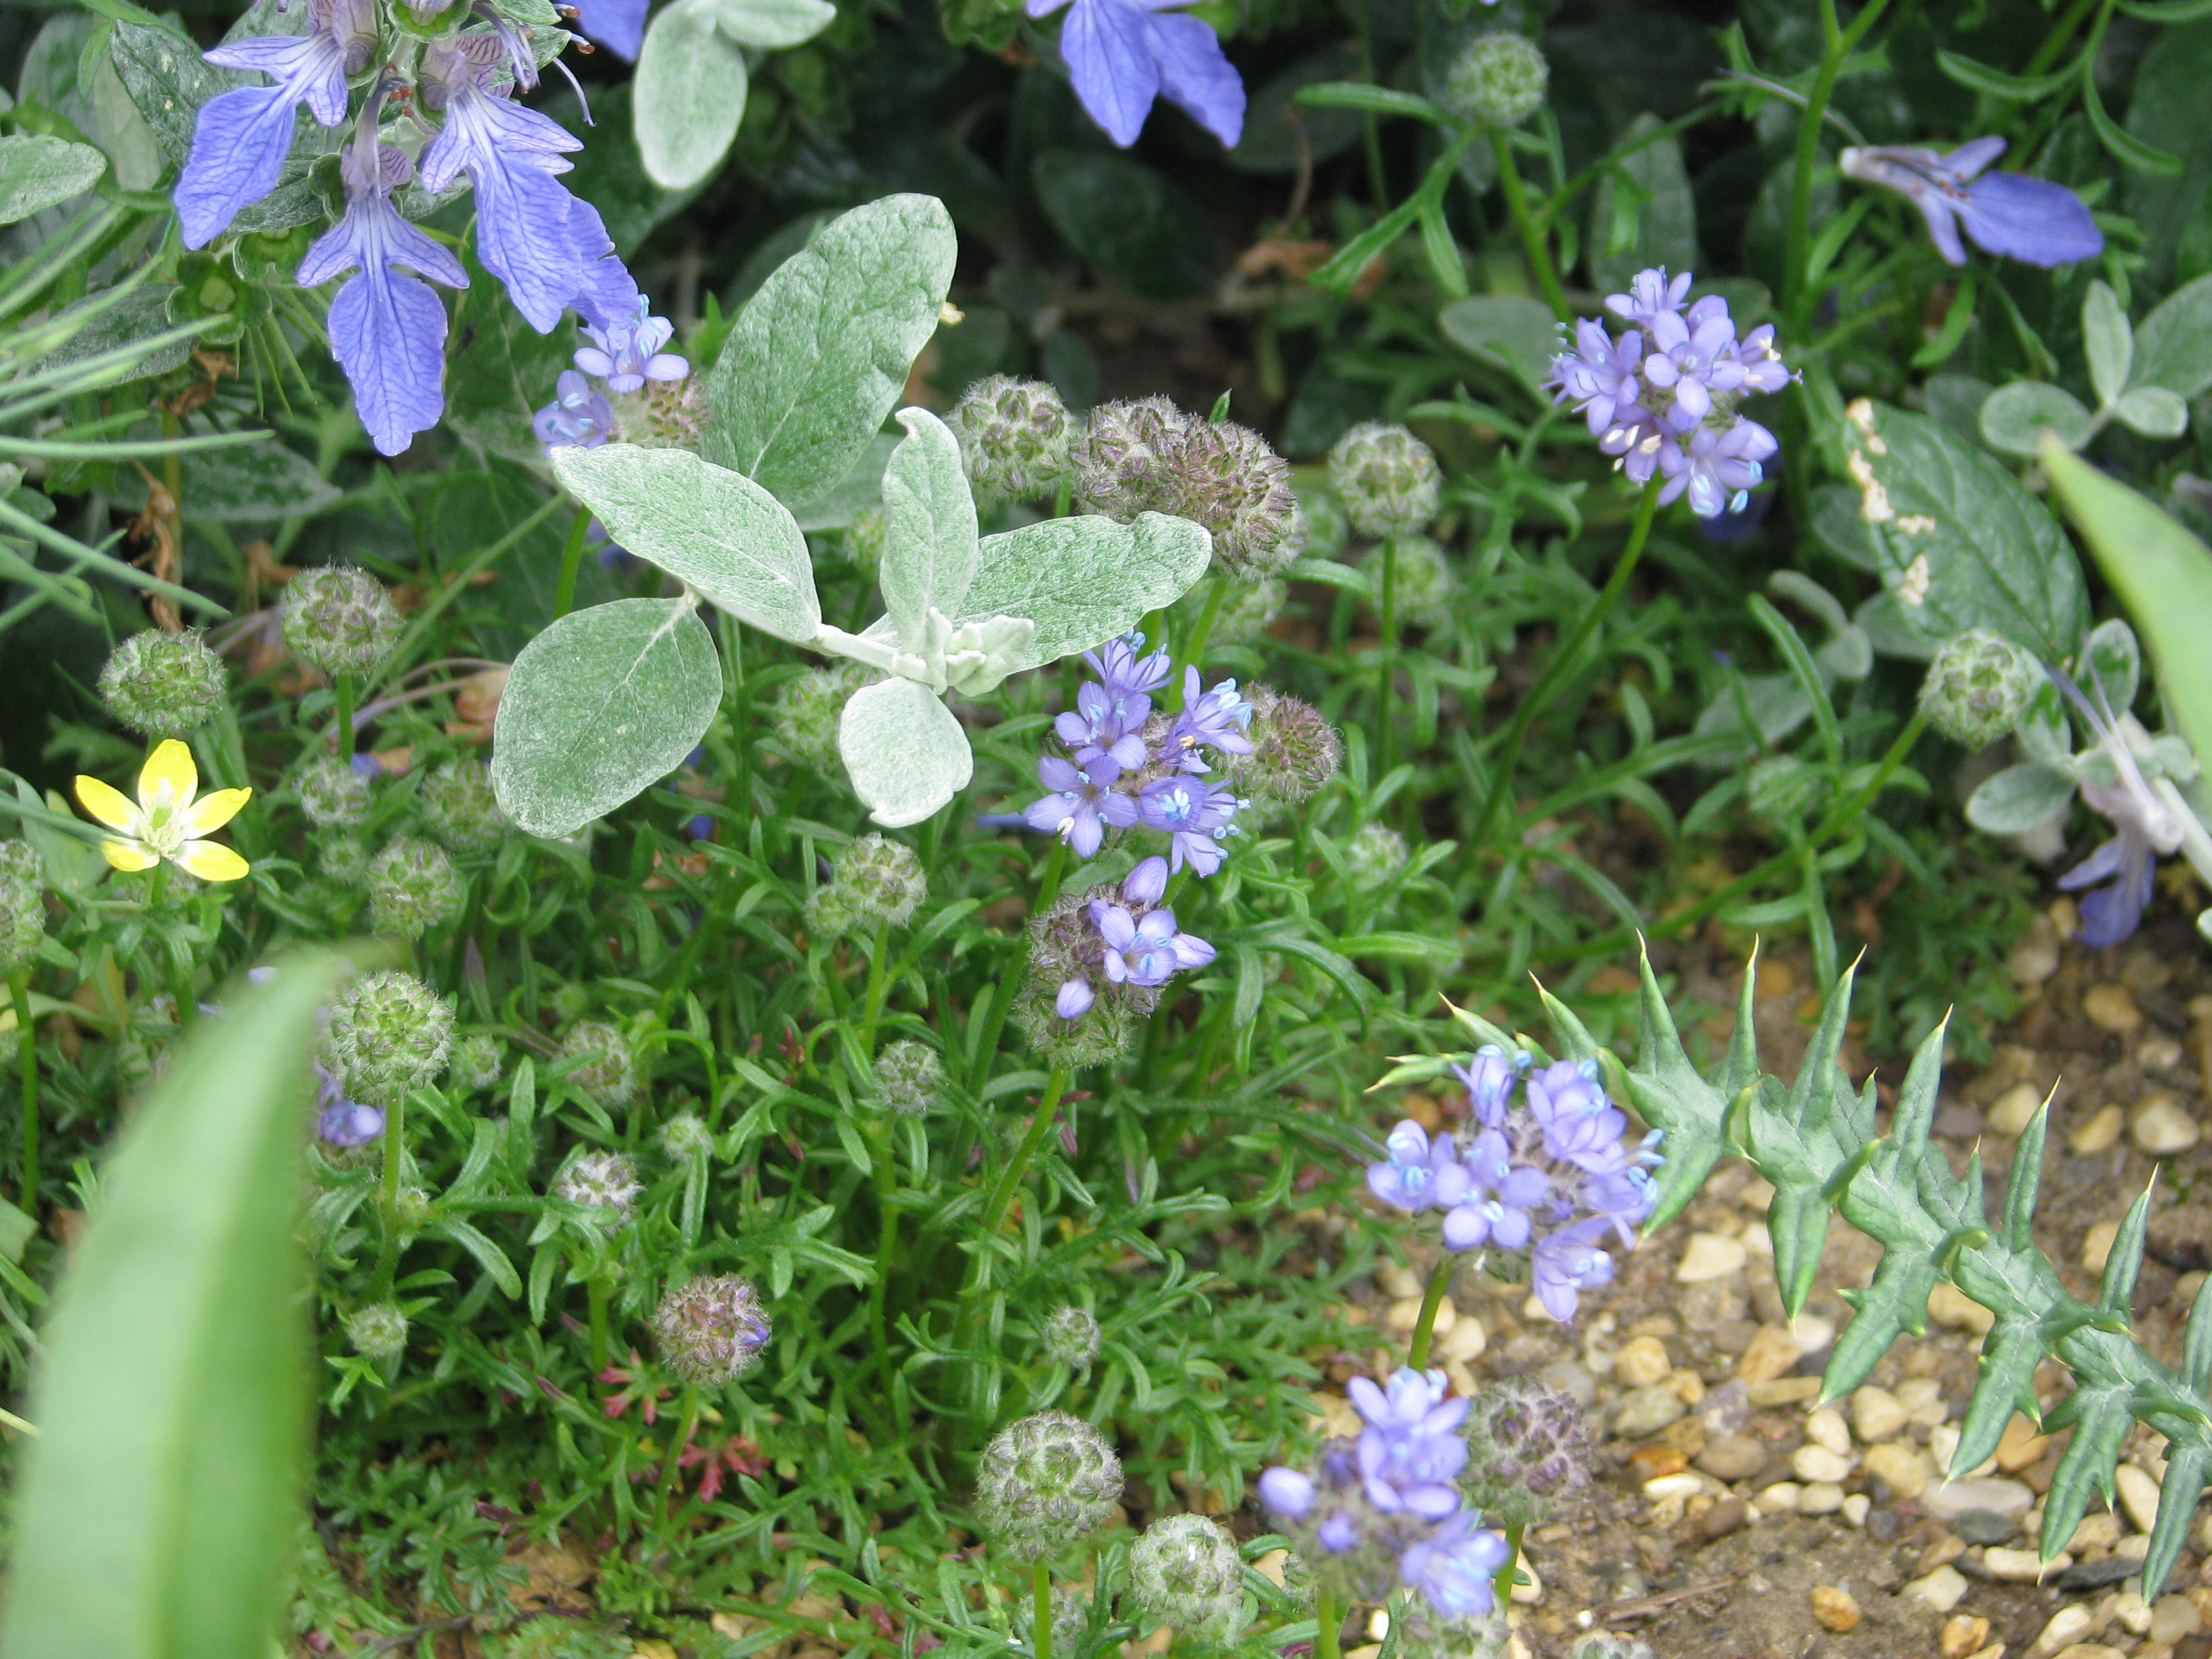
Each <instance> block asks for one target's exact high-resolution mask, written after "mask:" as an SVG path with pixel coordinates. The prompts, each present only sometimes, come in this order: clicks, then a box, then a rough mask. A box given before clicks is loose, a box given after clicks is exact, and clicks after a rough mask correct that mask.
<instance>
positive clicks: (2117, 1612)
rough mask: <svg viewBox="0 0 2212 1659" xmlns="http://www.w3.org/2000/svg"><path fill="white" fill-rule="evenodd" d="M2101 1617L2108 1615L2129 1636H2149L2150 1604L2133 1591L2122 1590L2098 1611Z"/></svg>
mask: <svg viewBox="0 0 2212 1659" xmlns="http://www.w3.org/2000/svg"><path fill="white" fill-rule="evenodd" d="M2098 1613H2099V1615H2100V1617H2101V1616H2103V1615H2104V1614H2106V1613H2109V1614H2111V1615H2112V1618H2114V1619H2116V1620H2118V1621H2119V1622H2120V1625H2121V1626H2122V1627H2123V1628H2124V1629H2125V1630H2126V1631H2127V1632H2128V1633H2129V1634H2130V1635H2131V1636H2148V1635H2149V1634H2150V1604H2149V1603H2148V1602H2147V1601H2144V1600H2143V1599H2142V1596H2140V1595H2136V1593H2135V1592H2134V1591H2133V1590H2128V1589H2124V1590H2122V1591H2121V1592H2120V1593H2119V1594H2118V1595H2115V1596H2113V1597H2112V1600H2111V1601H2107V1602H2106V1603H2105V1604H2104V1605H2103V1606H2102V1607H2100V1608H2099V1609H2098Z"/></svg>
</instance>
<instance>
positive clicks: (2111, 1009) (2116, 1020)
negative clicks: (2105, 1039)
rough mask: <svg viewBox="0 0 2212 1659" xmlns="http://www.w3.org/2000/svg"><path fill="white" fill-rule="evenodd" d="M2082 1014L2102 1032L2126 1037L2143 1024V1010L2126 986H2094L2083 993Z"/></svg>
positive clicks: (2108, 984) (2109, 984)
mask: <svg viewBox="0 0 2212 1659" xmlns="http://www.w3.org/2000/svg"><path fill="white" fill-rule="evenodd" d="M2081 1013H2082V1016H2083V1018H2086V1019H2087V1020H2088V1022H2089V1024H2092V1025H2093V1026H2095V1027H2096V1028H2097V1029H2098V1030H2100V1031H2110V1032H2112V1033H2113V1034H2114V1035H2115V1036H2126V1035H2127V1034H2128V1033H2129V1032H2130V1031H2132V1030H2136V1029H2137V1028H2138V1027H2140V1026H2141V1025H2142V1023H2143V1017H2142V1009H2140V1008H2138V1007H2136V1000H2135V997H2134V995H2133V994H2131V993H2130V991H2129V989H2128V987H2126V986H2124V985H2114V984H2111V983H2109V982H2108V983H2106V984H2103V985H2092V986H2091V987H2089V988H2088V989H2087V990H2086V991H2084V992H2082V993H2081Z"/></svg>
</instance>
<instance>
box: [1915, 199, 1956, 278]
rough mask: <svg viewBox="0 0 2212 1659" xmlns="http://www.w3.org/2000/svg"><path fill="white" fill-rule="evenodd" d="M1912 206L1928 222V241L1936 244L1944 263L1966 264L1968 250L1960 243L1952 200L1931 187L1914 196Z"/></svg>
mask: <svg viewBox="0 0 2212 1659" xmlns="http://www.w3.org/2000/svg"><path fill="white" fill-rule="evenodd" d="M1912 204H1913V205H1914V206H1915V207H1917V208H1918V209H1919V210H1920V216H1921V217H1922V218H1923V219H1925V220H1926V221H1927V222H1928V240H1930V241H1932V242H1933V243H1935V244H1936V252H1938V253H1940V254H1942V256H1943V260H1944V263H1945V264H1954V265H1963V264H1966V248H1965V247H1964V246H1961V245H1960V241H1959V222H1958V221H1957V220H1956V219H1954V218H1953V217H1952V216H1951V210H1952V208H1953V207H1954V205H1955V204H1954V202H1953V201H1952V199H1951V198H1950V197H1948V196H1945V195H1942V194H1941V193H1940V192H1938V191H1936V189H1934V188H1933V187H1932V186H1930V187H1929V188H1928V189H1926V190H1925V191H1922V192H1921V193H1920V194H1917V195H1916V196H1914V197H1912Z"/></svg>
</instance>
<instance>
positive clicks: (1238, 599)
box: [1213, 576, 1291, 645]
mask: <svg viewBox="0 0 2212 1659" xmlns="http://www.w3.org/2000/svg"><path fill="white" fill-rule="evenodd" d="M1290 596H1291V590H1290V587H1289V586H1288V584H1286V583H1285V582H1283V581H1280V580H1278V579H1277V578H1275V577H1273V576H1263V577H1261V579H1260V580H1258V581H1255V582H1238V583H1237V585H1236V586H1234V587H1232V588H1231V589H1230V590H1229V592H1228V596H1227V597H1226V598H1225V599H1223V600H1222V602H1221V611H1220V614H1219V615H1218V616H1217V617H1215V618H1214V621H1213V643H1214V644H1216V645H1250V644H1252V643H1253V642H1254V641H1256V640H1258V639H1259V638H1261V636H1262V635H1265V634H1266V633H1267V629H1269V628H1270V627H1272V626H1273V624H1274V621H1275V618H1276V617H1279V616H1280V615H1282V613H1283V605H1284V602H1285V600H1286V599H1289V598H1290Z"/></svg>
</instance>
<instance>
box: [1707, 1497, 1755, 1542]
mask: <svg viewBox="0 0 2212 1659" xmlns="http://www.w3.org/2000/svg"><path fill="white" fill-rule="evenodd" d="M1749 1508H1750V1506H1749V1505H1748V1504H1746V1503H1745V1502H1744V1501H1743V1499H1741V1498H1722V1499H1721V1501H1720V1502H1719V1503H1717V1504H1714V1505H1713V1506H1712V1508H1711V1509H1709V1510H1706V1511H1705V1515H1704V1516H1703V1517H1702V1518H1701V1519H1700V1520H1699V1522H1698V1530H1699V1532H1702V1533H1703V1534H1705V1536H1706V1537H1707V1538H1725V1537H1727V1536H1728V1535H1729V1534H1730V1533H1732V1532H1734V1531H1735V1529H1736V1528H1738V1527H1740V1526H1741V1525H1742V1524H1743V1523H1744V1520H1745V1517H1746V1514H1747V1511H1748V1510H1749Z"/></svg>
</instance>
